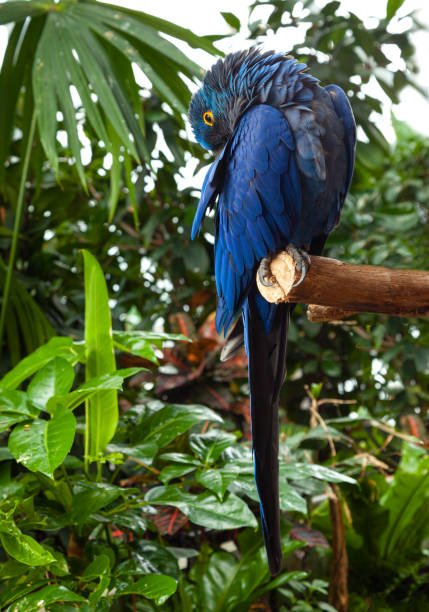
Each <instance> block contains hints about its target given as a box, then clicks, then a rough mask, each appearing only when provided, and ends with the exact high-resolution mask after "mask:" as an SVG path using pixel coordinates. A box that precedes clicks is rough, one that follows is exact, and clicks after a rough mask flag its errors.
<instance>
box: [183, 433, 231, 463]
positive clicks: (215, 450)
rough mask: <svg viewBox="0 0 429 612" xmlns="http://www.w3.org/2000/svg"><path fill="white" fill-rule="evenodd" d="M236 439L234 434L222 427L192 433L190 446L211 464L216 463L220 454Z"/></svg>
mask: <svg viewBox="0 0 429 612" xmlns="http://www.w3.org/2000/svg"><path fill="white" fill-rule="evenodd" d="M236 440H237V438H236V437H235V436H234V434H230V433H227V432H226V431H221V430H220V429H211V430H210V431H208V432H207V433H205V434H191V436H189V446H190V447H191V449H192V450H193V451H194V453H195V454H196V455H197V456H198V458H199V459H200V460H201V461H202V462H203V463H206V464H210V463H214V462H215V461H216V460H217V459H218V458H219V456H220V454H221V453H222V452H223V451H224V450H225V449H226V448H228V447H229V446H232V445H233V444H234V443H235V442H236Z"/></svg>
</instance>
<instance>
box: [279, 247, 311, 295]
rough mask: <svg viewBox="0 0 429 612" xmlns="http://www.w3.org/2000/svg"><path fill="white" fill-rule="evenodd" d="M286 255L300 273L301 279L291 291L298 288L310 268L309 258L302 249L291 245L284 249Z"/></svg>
mask: <svg viewBox="0 0 429 612" xmlns="http://www.w3.org/2000/svg"><path fill="white" fill-rule="evenodd" d="M285 251H286V253H288V254H289V255H290V256H291V257H292V259H293V260H294V262H295V266H296V268H297V270H299V271H300V272H301V278H300V279H299V281H297V282H296V283H295V284H294V285H292V289H294V288H295V287H298V285H300V284H301V283H302V282H303V281H304V280H305V277H306V276H307V273H308V271H309V270H310V268H311V257H310V255H309V254H308V253H307V251H305V250H304V249H299V248H298V247H296V246H295V245H293V244H288V245H287V247H286V248H285Z"/></svg>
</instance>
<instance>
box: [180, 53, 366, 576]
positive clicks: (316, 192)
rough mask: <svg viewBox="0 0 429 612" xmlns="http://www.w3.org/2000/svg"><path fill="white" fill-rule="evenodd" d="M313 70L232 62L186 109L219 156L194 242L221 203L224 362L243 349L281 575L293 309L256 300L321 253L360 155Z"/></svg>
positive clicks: (256, 455)
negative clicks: (281, 255)
mask: <svg viewBox="0 0 429 612" xmlns="http://www.w3.org/2000/svg"><path fill="white" fill-rule="evenodd" d="M306 69H307V67H306V65H305V64H301V63H298V62H297V61H296V60H295V59H293V58H291V57H290V56H287V55H284V54H282V53H274V52H266V53H261V52H260V51H259V50H258V49H255V48H253V49H250V50H247V51H241V52H237V53H232V54H230V55H228V56H226V57H225V59H223V60H219V61H218V62H217V63H216V64H215V65H214V66H213V67H212V68H211V69H210V70H209V71H208V72H207V73H206V75H205V76H204V79H203V82H202V87H201V89H199V91H198V92H197V93H195V95H194V96H193V98H192V101H191V104H190V108H189V119H190V122H191V124H192V128H193V131H194V134H195V137H196V139H197V141H198V142H199V143H200V144H201V145H202V146H203V147H205V148H207V149H210V150H212V151H214V152H215V154H216V160H215V161H214V163H213V164H212V165H211V167H210V169H209V170H208V172H207V175H206V177H205V180H204V184H203V187H202V190H201V199H200V202H199V204H198V208H197V211H196V214H195V219H194V223H193V227H192V238H194V237H195V236H196V235H197V233H198V232H199V229H200V226H201V223H202V221H203V217H204V215H205V212H206V210H207V208H209V207H210V208H212V207H213V206H214V205H215V202H216V200H217V210H216V216H215V226H216V237H215V277H216V288H217V293H218V303H217V312H216V327H217V330H218V332H219V333H220V332H221V330H222V329H223V331H224V334H225V335H227V333H228V331H229V330H230V328H231V325H232V323H233V322H234V320H235V319H237V318H238V317H239V315H240V313H241V317H239V318H238V320H237V322H236V325H235V327H234V328H233V329H232V331H231V332H230V334H229V336H228V337H227V341H226V343H225V347H224V350H223V352H222V358H223V359H227V358H228V357H230V356H231V355H232V354H233V353H234V352H235V351H236V350H237V349H238V348H239V347H240V346H241V345H242V344H243V341H244V345H245V348H246V352H247V356H248V363H249V366H248V370H249V388H250V397H251V403H250V405H251V417H252V445H253V459H254V470H255V482H256V488H257V491H258V495H259V499H260V508H261V513H260V514H261V522H262V530H263V535H264V541H265V547H266V550H267V557H268V563H269V568H270V571H271V573H272V574H273V575H275V574H277V573H278V572H279V571H280V570H281V562H282V551H281V540H280V510H279V491H278V471H279V466H278V399H279V393H280V389H281V386H282V384H283V381H284V377H285V374H286V363H285V362H286V341H287V331H288V324H289V316H290V312H291V309H292V308H293V306H291V305H288V304H280V305H274V304H270V303H268V302H267V301H266V300H265V299H264V298H263V297H262V296H261V294H260V293H259V291H258V289H257V286H256V282H255V279H256V271H257V269H258V266H259V265H260V263H261V261H263V262H264V264H265V266H266V261H267V258H269V257H270V256H272V255H273V254H275V253H276V252H278V251H280V250H282V249H284V248H285V247H286V246H287V245H291V247H290V248H292V250H293V252H294V253H295V256H296V260H297V261H300V262H301V264H302V261H303V257H302V255H303V252H305V253H310V254H320V253H321V251H322V249H323V246H324V244H325V241H326V239H327V237H328V234H329V233H330V232H331V230H332V229H333V228H334V227H335V225H336V224H337V222H338V220H339V216H340V213H341V208H342V206H343V204H344V200H345V197H346V194H347V191H348V189H349V186H350V182H351V179H352V174H353V166H354V157H355V143H356V127H355V122H354V119H353V113H352V110H351V108H350V104H349V102H348V100H347V97H346V95H345V93H344V92H343V91H342V89H340V87H337V86H336V85H328V86H327V87H321V86H320V85H319V82H318V79H316V78H314V77H312V76H311V75H310V74H308V73H307V72H306ZM300 253H301V256H300ZM264 269H265V268H264ZM304 272H305V270H304ZM262 280H264V276H263V275H262Z"/></svg>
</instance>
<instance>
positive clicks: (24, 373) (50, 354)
mask: <svg viewBox="0 0 429 612" xmlns="http://www.w3.org/2000/svg"><path fill="white" fill-rule="evenodd" d="M54 357H63V358H64V359H67V360H68V361H71V362H72V363H73V362H74V360H75V358H76V353H75V351H74V348H73V340H72V339H71V338H61V337H55V338H51V339H50V340H49V342H47V343H46V344H44V345H43V346H41V347H39V348H38V349H36V350H35V351H34V352H33V353H31V355H28V356H27V357H24V359H22V360H21V361H20V362H19V363H18V364H17V365H16V366H15V367H14V368H12V370H10V372H8V373H7V374H6V375H5V376H3V378H2V379H1V380H0V389H16V388H17V387H19V385H20V384H21V383H22V382H23V381H24V380H25V379H26V378H28V377H29V376H31V375H32V374H34V373H35V372H37V370H40V369H41V368H42V367H43V366H44V365H45V364H46V363H48V361H50V360H51V359H53V358H54Z"/></svg>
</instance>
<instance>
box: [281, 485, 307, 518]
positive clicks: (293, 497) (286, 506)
mask: <svg viewBox="0 0 429 612" xmlns="http://www.w3.org/2000/svg"><path fill="white" fill-rule="evenodd" d="M279 503H280V510H284V511H285V512H290V511H293V512H301V513H302V514H307V503H306V501H305V499H304V498H303V497H301V495H300V494H299V493H297V491H295V489H294V488H293V487H291V485H290V484H288V483H287V482H285V481H284V480H280V482H279Z"/></svg>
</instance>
